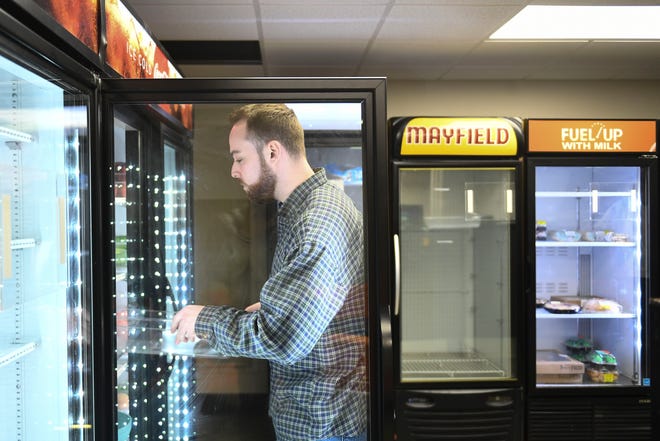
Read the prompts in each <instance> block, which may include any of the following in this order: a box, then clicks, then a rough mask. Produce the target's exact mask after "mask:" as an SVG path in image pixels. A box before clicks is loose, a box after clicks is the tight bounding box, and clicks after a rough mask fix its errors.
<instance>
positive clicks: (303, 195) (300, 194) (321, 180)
mask: <svg viewBox="0 0 660 441" xmlns="http://www.w3.org/2000/svg"><path fill="white" fill-rule="evenodd" d="M326 182H328V178H327V177H326V175H325V170H324V169H322V168H316V169H314V174H313V175H312V176H310V177H309V178H308V179H307V180H306V181H305V182H303V183H302V184H300V185H299V186H297V187H296V188H295V189H294V190H293V191H292V192H291V194H290V195H289V197H288V198H286V200H285V201H284V202H278V203H277V208H278V213H279V215H280V216H289V215H294V216H295V215H296V214H297V213H298V212H300V211H302V209H303V202H304V201H305V200H306V199H307V198H308V197H309V195H310V193H311V192H312V191H313V190H314V189H316V188H318V187H320V186H321V185H323V184H325V183H326Z"/></svg>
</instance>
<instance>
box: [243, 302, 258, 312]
mask: <svg viewBox="0 0 660 441" xmlns="http://www.w3.org/2000/svg"><path fill="white" fill-rule="evenodd" d="M260 309H261V302H257V303H253V304H251V305H250V306H248V307H247V308H245V310H246V311H247V312H255V311H259V310H260Z"/></svg>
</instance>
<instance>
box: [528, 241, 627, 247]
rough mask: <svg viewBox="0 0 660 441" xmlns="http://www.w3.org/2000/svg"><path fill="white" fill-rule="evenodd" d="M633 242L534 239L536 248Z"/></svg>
mask: <svg viewBox="0 0 660 441" xmlns="http://www.w3.org/2000/svg"><path fill="white" fill-rule="evenodd" d="M634 246H635V242H588V241H584V240H582V241H580V240H576V241H575V242H560V241H554V240H539V241H536V247H537V248H562V247H585V248H586V247H592V248H594V247H613V248H615V247H619V248H626V247H634Z"/></svg>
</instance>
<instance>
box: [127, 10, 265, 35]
mask: <svg viewBox="0 0 660 441" xmlns="http://www.w3.org/2000/svg"><path fill="white" fill-rule="evenodd" d="M135 9H136V12H137V13H138V14H139V16H140V17H141V18H143V19H144V21H145V23H146V24H147V25H148V27H149V29H150V30H151V32H153V33H154V34H155V35H156V37H157V38H158V39H159V40H213V39H216V40H257V39H259V34H258V28H257V19H256V15H255V13H254V8H253V7H252V6H236V5H227V6H222V5H220V6H215V5H198V4H195V5H192V6H185V5H180V4H177V5H160V6H155V5H142V6H140V7H139V8H137V7H136V8H135Z"/></svg>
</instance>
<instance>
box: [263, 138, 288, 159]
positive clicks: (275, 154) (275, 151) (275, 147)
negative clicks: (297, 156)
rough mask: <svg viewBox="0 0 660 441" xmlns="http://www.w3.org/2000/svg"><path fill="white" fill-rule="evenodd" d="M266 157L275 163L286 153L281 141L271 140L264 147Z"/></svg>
mask: <svg viewBox="0 0 660 441" xmlns="http://www.w3.org/2000/svg"><path fill="white" fill-rule="evenodd" d="M263 152H264V159H265V160H266V162H271V163H275V162H277V161H279V160H280V159H281V158H282V155H284V154H285V153H286V151H285V149H284V146H283V145H282V144H280V142H279V141H275V140H273V141H269V142H268V143H267V144H266V146H265V147H264V150H263Z"/></svg>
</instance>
